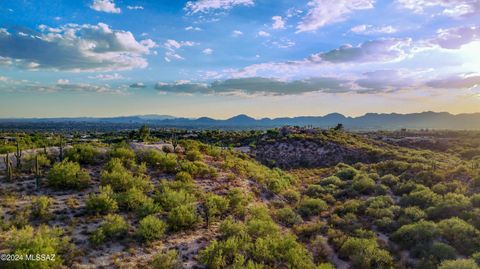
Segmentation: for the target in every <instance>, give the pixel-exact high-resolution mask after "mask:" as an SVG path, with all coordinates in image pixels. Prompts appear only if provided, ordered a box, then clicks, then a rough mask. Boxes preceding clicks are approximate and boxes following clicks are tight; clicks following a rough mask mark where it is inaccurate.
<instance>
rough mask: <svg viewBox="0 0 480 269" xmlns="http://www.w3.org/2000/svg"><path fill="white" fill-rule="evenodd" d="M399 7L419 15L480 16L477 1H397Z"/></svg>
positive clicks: (479, 6) (479, 7) (479, 5)
mask: <svg viewBox="0 0 480 269" xmlns="http://www.w3.org/2000/svg"><path fill="white" fill-rule="evenodd" d="M396 3H397V5H398V6H399V7H401V8H404V9H409V10H412V11H413V12H415V13H418V14H425V13H427V12H428V13H429V14H434V15H443V16H448V17H465V16H473V15H479V14H480V4H479V3H478V1H476V0H455V1H452V0H396Z"/></svg>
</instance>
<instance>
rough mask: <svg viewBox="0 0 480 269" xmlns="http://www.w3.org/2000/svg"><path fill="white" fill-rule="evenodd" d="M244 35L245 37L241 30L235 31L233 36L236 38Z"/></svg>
mask: <svg viewBox="0 0 480 269" xmlns="http://www.w3.org/2000/svg"><path fill="white" fill-rule="evenodd" d="M242 35H243V32H242V31H239V30H234V31H233V32H232V36H234V37H239V36H242Z"/></svg>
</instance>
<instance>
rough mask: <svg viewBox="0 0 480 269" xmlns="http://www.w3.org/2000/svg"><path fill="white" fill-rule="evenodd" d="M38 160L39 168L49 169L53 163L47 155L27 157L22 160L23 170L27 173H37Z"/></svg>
mask: <svg viewBox="0 0 480 269" xmlns="http://www.w3.org/2000/svg"><path fill="white" fill-rule="evenodd" d="M37 160H38V168H39V169H40V170H42V168H43V167H49V166H50V164H51V162H50V159H48V156H46V155H45V154H36V155H33V154H31V155H27V156H25V157H24V158H22V169H23V170H25V171H30V172H35V165H36V162H37Z"/></svg>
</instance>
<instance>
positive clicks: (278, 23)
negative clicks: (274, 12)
mask: <svg viewBox="0 0 480 269" xmlns="http://www.w3.org/2000/svg"><path fill="white" fill-rule="evenodd" d="M272 20H273V23H272V29H284V28H285V21H284V20H283V18H282V17H281V16H273V17H272Z"/></svg>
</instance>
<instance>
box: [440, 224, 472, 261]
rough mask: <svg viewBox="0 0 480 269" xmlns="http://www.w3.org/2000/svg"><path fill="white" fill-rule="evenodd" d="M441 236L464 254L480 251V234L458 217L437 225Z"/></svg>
mask: <svg viewBox="0 0 480 269" xmlns="http://www.w3.org/2000/svg"><path fill="white" fill-rule="evenodd" d="M437 227H438V230H439V232H440V235H441V236H442V237H443V238H445V239H446V240H447V241H448V242H449V243H450V244H451V245H452V246H453V247H455V248H456V249H457V250H458V251H459V252H460V253H462V254H467V255H469V254H472V253H473V252H476V251H479V250H480V232H479V231H478V230H477V229H476V228H475V227H473V226H472V225H471V224H469V223H468V222H466V221H464V220H462V219H459V218H457V217H454V218H450V219H446V220H442V221H440V222H439V223H438V224H437Z"/></svg>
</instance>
